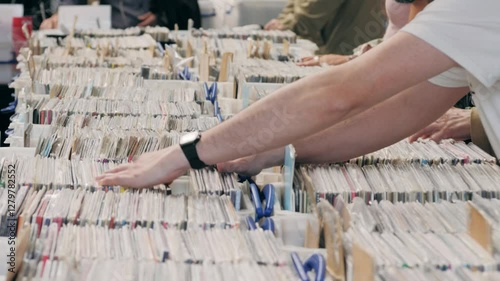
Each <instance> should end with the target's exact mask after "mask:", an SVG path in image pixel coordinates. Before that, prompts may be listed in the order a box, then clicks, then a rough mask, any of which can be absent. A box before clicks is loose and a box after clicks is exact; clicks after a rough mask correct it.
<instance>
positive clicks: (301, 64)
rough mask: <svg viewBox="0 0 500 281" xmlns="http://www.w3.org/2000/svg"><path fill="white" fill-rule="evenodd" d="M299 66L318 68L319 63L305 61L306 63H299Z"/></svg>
mask: <svg viewBox="0 0 500 281" xmlns="http://www.w3.org/2000/svg"><path fill="white" fill-rule="evenodd" d="M297 65H298V66H317V65H319V62H317V61H314V60H309V61H304V62H299V63H297Z"/></svg>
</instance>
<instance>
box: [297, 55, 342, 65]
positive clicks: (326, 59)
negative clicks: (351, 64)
mask: <svg viewBox="0 0 500 281" xmlns="http://www.w3.org/2000/svg"><path fill="white" fill-rule="evenodd" d="M348 61H349V56H343V55H322V56H314V57H305V58H303V59H302V60H301V62H299V63H298V64H297V65H298V66H317V65H321V64H328V65H340V64H343V63H346V62H348Z"/></svg>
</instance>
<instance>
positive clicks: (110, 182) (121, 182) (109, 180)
mask: <svg viewBox="0 0 500 281" xmlns="http://www.w3.org/2000/svg"><path fill="white" fill-rule="evenodd" d="M97 182H98V183H99V185H101V186H124V187H129V186H133V187H139V186H137V185H136V184H135V183H134V180H133V178H132V177H131V176H130V173H129V172H121V173H117V174H104V175H103V176H102V177H101V179H100V180H98V181H97Z"/></svg>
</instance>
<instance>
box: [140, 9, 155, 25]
mask: <svg viewBox="0 0 500 281" xmlns="http://www.w3.org/2000/svg"><path fill="white" fill-rule="evenodd" d="M139 20H142V21H141V22H140V23H139V24H138V25H137V26H148V25H152V24H154V22H156V15H155V14H153V13H151V12H149V13H147V14H145V15H142V16H140V17H139Z"/></svg>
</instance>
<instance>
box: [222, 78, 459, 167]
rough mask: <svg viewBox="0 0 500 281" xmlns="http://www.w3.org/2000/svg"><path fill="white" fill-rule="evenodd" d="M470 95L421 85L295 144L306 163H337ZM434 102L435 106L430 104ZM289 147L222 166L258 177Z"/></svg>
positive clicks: (386, 141)
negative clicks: (258, 174)
mask: <svg viewBox="0 0 500 281" xmlns="http://www.w3.org/2000/svg"><path fill="white" fill-rule="evenodd" d="M466 92H467V89H464V88H443V87H439V86H436V85H433V84H431V83H429V82H427V81H426V82H422V83H420V84H419V85H417V86H414V87H412V88H410V89H408V90H405V91H403V92H402V93H400V94H398V95H397V96H394V97H392V98H390V99H389V100H387V101H385V102H383V103H380V104H379V105H377V106H374V107H373V108H370V109H368V110H366V111H364V112H362V113H360V114H358V115H356V116H354V117H352V118H349V119H348V120H346V121H343V122H342V123H340V124H337V125H335V126H332V127H330V128H328V129H326V130H323V131H322V132H320V133H318V134H315V135H314V136H311V137H308V138H304V139H302V140H299V141H297V142H294V143H293V145H294V147H295V150H296V152H297V161H298V162H301V163H335V162H340V161H345V160H349V159H352V158H354V157H358V156H361V155H364V154H366V153H370V152H373V151H376V150H378V149H380V148H383V147H386V146H388V145H390V144H393V143H395V142H397V141H399V140H401V139H403V138H405V137H407V136H408V135H410V134H412V133H414V132H416V131H418V130H420V129H421V128H423V127H424V126H426V125H427V124H429V123H431V122H432V121H434V120H436V119H437V118H438V117H439V116H441V115H442V113H443V112H445V111H446V109H448V108H450V107H451V106H452V105H453V104H454V102H455V101H456V100H458V99H460V97H462V96H463V95H464V93H466ZM430 100H432V102H429V101H430ZM283 158H284V149H283V148H281V149H275V150H271V151H268V152H265V153H262V154H260V155H255V156H250V157H245V158H241V159H238V160H235V161H231V162H228V163H224V164H221V165H219V168H220V169H221V170H222V171H226V172H238V173H242V174H249V175H255V174H257V173H259V172H260V170H262V169H264V168H268V167H273V166H278V165H281V164H283V160H284V159H283Z"/></svg>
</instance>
